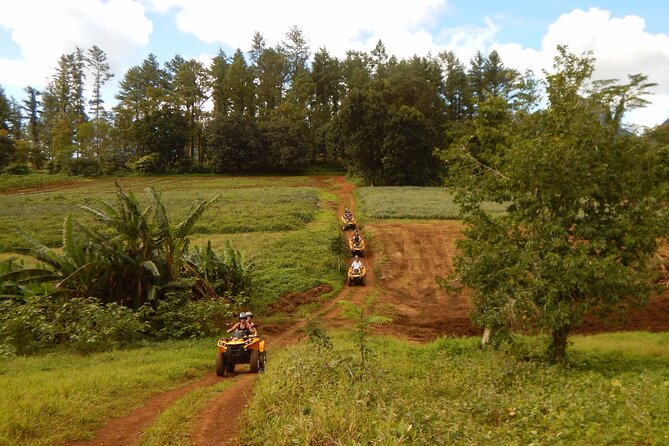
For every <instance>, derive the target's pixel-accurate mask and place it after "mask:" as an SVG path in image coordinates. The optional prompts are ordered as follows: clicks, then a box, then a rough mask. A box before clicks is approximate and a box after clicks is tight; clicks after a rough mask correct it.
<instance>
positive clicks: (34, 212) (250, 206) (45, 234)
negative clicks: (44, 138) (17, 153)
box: [0, 175, 318, 252]
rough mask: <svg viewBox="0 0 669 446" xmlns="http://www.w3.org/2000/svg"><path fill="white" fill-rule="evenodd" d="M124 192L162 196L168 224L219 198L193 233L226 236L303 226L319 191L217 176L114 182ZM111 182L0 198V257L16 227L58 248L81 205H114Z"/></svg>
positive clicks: (145, 200) (302, 183)
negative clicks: (67, 222) (66, 225)
mask: <svg viewBox="0 0 669 446" xmlns="http://www.w3.org/2000/svg"><path fill="white" fill-rule="evenodd" d="M118 183H119V184H120V185H121V187H123V189H124V190H126V191H127V192H132V193H133V194H135V195H136V196H137V198H138V199H139V201H140V203H142V204H143V205H145V206H148V205H150V204H151V199H150V195H149V194H148V193H147V192H146V188H148V187H153V188H155V189H156V190H157V191H158V192H161V193H162V199H163V203H164V204H165V207H166V208H167V210H168V215H169V216H170V218H171V219H172V221H173V222H178V221H180V219H181V218H183V217H184V216H185V215H186V214H187V212H188V210H189V209H190V207H191V206H192V205H193V203H194V202H196V201H198V200H199V201H202V200H209V199H211V198H213V197H215V196H216V195H219V194H220V199H219V201H218V202H217V203H216V204H215V205H214V206H213V207H212V208H211V209H210V210H209V211H208V212H207V213H206V214H205V215H204V216H203V217H202V218H201V219H200V221H199V223H198V224H197V225H196V227H195V233H200V234H220V233H222V234H230V233H239V232H262V231H288V230H293V229H299V228H302V227H304V225H305V224H306V223H308V222H309V221H311V220H312V219H313V218H314V215H315V213H316V211H317V208H318V189H317V188H315V187H314V185H315V183H314V181H313V180H312V179H310V178H308V177H277V178H272V177H216V176H193V175H190V176H165V177H150V178H119V179H118ZM114 193H115V185H114V180H112V179H98V180H88V181H85V182H81V183H75V184H73V185H72V184H71V185H68V186H67V187H66V188H64V189H51V190H50V189H46V190H41V191H40V190H39V189H37V190H35V191H32V192H17V193H6V194H2V195H0V252H2V251H4V252H6V251H9V250H11V249H12V247H14V246H16V245H17V243H21V242H22V240H21V239H20V238H19V237H18V236H17V235H16V232H15V231H14V228H15V227H18V228H20V229H22V230H24V231H25V232H27V233H29V234H30V235H32V236H34V237H36V238H38V239H39V240H40V241H42V242H43V243H45V244H46V245H47V246H58V245H59V244H60V240H61V232H62V226H63V221H64V219H65V217H66V216H67V215H72V216H73V217H74V218H75V220H76V221H80V222H89V221H91V220H92V219H91V217H90V216H89V215H88V214H87V213H86V212H84V211H83V210H82V209H80V206H81V205H82V204H88V205H91V206H93V207H96V206H97V205H98V204H99V202H100V200H106V201H108V202H113V200H115V196H114Z"/></svg>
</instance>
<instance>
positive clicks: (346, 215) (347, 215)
mask: <svg viewBox="0 0 669 446" xmlns="http://www.w3.org/2000/svg"><path fill="white" fill-rule="evenodd" d="M344 218H345V219H346V220H351V219H352V218H353V214H351V211H350V210H349V209H348V208H346V209H344Z"/></svg>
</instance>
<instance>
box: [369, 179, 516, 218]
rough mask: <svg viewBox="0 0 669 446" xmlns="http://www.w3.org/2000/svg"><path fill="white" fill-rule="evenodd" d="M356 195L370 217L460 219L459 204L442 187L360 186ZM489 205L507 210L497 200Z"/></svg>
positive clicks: (500, 210) (492, 207)
mask: <svg viewBox="0 0 669 446" xmlns="http://www.w3.org/2000/svg"><path fill="white" fill-rule="evenodd" d="M357 194H358V198H359V203H360V204H359V210H360V211H362V212H363V213H364V214H365V215H367V216H369V217H371V218H417V219H440V220H453V219H457V218H459V207H458V205H457V204H456V203H455V202H454V201H453V196H452V195H451V194H450V193H449V192H448V191H447V190H446V189H445V188H443V187H361V188H358V189H357ZM486 208H487V209H488V210H490V211H491V212H492V213H493V214H497V213H501V212H503V211H504V209H505V208H504V206H502V205H500V204H495V203H490V204H488V205H487V206H486Z"/></svg>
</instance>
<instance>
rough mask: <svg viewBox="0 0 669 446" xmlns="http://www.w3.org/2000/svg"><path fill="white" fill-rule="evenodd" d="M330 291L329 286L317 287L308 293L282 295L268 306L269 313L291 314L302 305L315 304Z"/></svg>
mask: <svg viewBox="0 0 669 446" xmlns="http://www.w3.org/2000/svg"><path fill="white" fill-rule="evenodd" d="M330 291H332V287H331V286H330V285H318V286H317V287H315V288H312V289H310V290H308V291H300V292H290V293H284V294H283V295H281V297H279V299H278V300H277V301H276V302H275V303H273V304H272V305H270V307H269V311H270V313H284V314H292V313H294V312H295V310H297V308H299V307H300V306H302V305H306V304H310V303H314V302H317V301H318V300H319V298H320V297H321V296H322V295H323V294H326V293H329V292H330Z"/></svg>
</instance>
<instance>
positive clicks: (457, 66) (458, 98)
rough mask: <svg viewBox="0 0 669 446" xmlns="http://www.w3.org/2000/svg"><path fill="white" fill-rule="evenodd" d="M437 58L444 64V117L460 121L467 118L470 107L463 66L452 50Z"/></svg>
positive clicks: (469, 95)
mask: <svg viewBox="0 0 669 446" xmlns="http://www.w3.org/2000/svg"><path fill="white" fill-rule="evenodd" d="M439 58H440V59H441V61H442V64H443V66H444V78H445V82H444V99H445V101H446V119H447V120H448V121H461V120H463V119H466V118H467V116H468V115H469V112H470V110H471V107H472V103H471V93H470V91H469V83H468V80H467V73H466V72H465V66H464V65H463V64H462V63H461V62H460V60H459V59H458V57H457V56H456V55H455V53H453V52H452V51H449V52H446V53H441V54H440V55H439Z"/></svg>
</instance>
